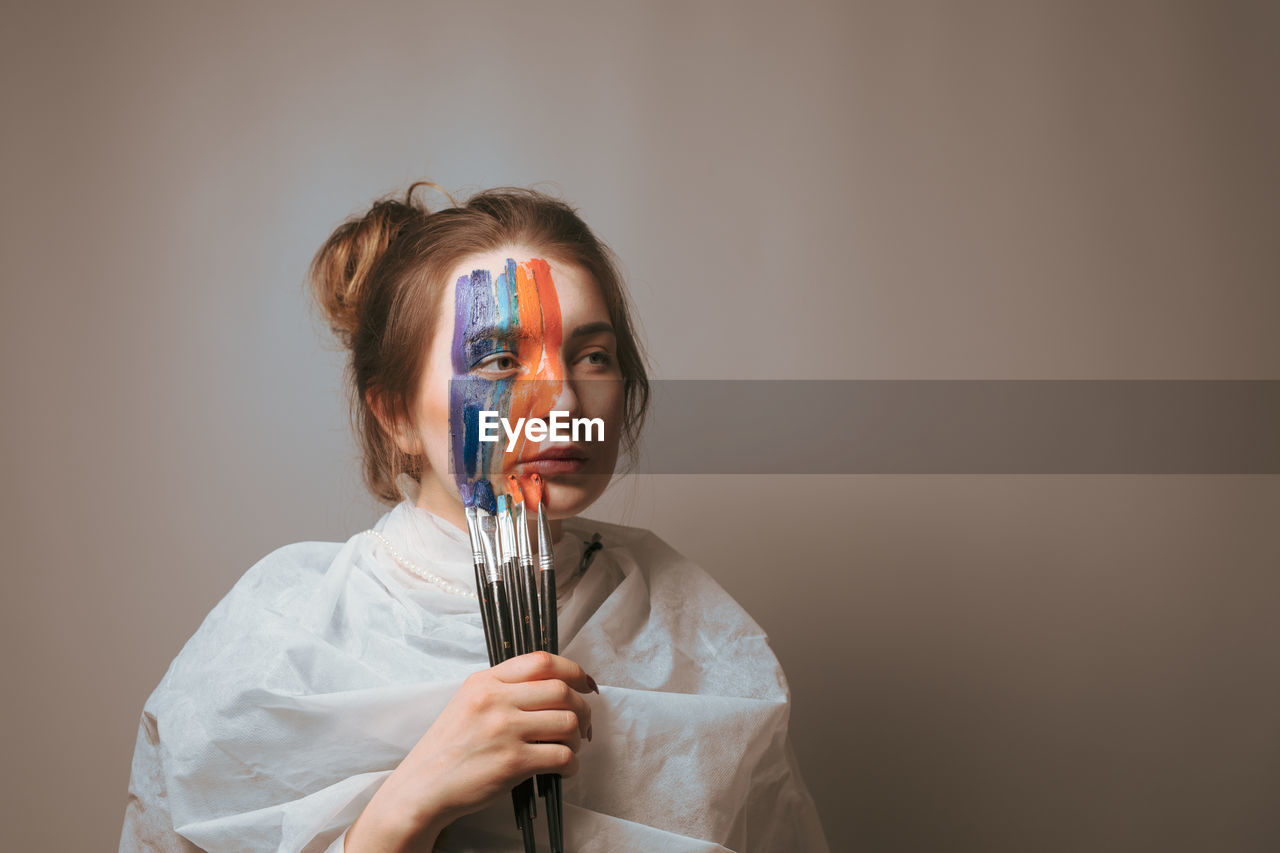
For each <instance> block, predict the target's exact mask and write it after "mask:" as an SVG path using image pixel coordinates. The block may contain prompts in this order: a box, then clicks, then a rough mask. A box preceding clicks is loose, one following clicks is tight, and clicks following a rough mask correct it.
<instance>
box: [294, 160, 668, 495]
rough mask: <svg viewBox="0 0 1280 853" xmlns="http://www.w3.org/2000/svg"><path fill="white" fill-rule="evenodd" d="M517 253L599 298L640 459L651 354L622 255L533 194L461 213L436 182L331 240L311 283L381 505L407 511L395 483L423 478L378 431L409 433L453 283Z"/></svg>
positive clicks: (476, 201)
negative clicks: (424, 194)
mask: <svg viewBox="0 0 1280 853" xmlns="http://www.w3.org/2000/svg"><path fill="white" fill-rule="evenodd" d="M420 186H429V187H433V188H435V189H436V190H439V191H440V192H441V193H442V194H443V195H445V196H446V197H447V198H448V199H449V201H450V202H451V203H452V204H453V207H449V208H445V209H442V210H437V211H434V212H433V211H431V210H429V209H428V208H427V206H426V204H425V203H423V202H420V201H419V200H417V199H415V198H414V190H416V189H417V188H418V187H420ZM512 243H520V244H524V245H528V246H531V247H533V248H534V249H536V250H538V251H539V252H540V253H541V254H543V255H544V256H546V257H548V258H549V259H551V260H556V261H559V262H561V263H567V264H574V265H576V266H579V267H581V268H582V269H583V270H585V271H586V272H588V273H590V275H591V277H592V278H593V279H594V280H595V282H596V284H597V285H598V286H599V287H600V291H601V294H602V295H603V297H604V300H605V304H606V305H607V306H608V309H609V319H610V321H611V322H612V323H613V328H614V331H615V332H616V334H617V344H618V350H617V358H618V367H619V368H620V370H621V373H622V379H623V383H624V394H623V423H622V442H623V449H624V450H625V451H626V452H627V453H629V454H630V453H632V452H633V451H634V449H635V445H636V441H637V439H638V438H639V434H640V427H641V425H642V424H643V422H644V415H645V411H646V409H647V408H648V403H649V379H648V376H647V373H646V370H645V359H644V353H643V350H642V349H641V347H640V344H639V342H638V341H637V340H636V337H635V334H634V332H633V331H632V323H631V318H630V306H629V303H628V299H627V295H626V290H625V288H624V286H623V282H622V276H621V275H620V274H619V272H618V265H617V260H616V258H615V256H614V254H613V252H612V251H611V250H610V249H609V247H608V246H606V245H605V244H604V243H603V242H602V241H601V240H600V239H599V238H597V237H596V236H595V235H594V234H593V233H591V229H590V228H588V227H587V224H586V223H585V222H583V221H582V219H581V218H580V217H579V216H578V214H577V212H576V211H575V210H574V209H573V208H572V207H570V206H569V205H568V204H565V203H564V202H563V201H560V200H558V199H555V198H552V197H551V196H548V195H546V194H544V193H541V192H538V191H536V190H529V189H522V188H519V187H497V188H494V189H489V190H484V191H483V192H479V193H476V194H475V195H473V196H471V197H470V198H469V199H468V200H467V202H466V204H463V205H459V204H458V203H457V202H456V201H454V199H453V197H452V196H450V195H449V194H448V193H447V192H445V191H444V190H443V189H441V188H440V187H439V186H438V185H436V184H434V183H432V182H431V181H418V182H416V183H414V184H412V185H410V187H409V189H408V190H407V191H406V192H405V193H404V195H403V197H398V196H387V197H385V198H382V199H379V200H377V201H375V202H374V203H373V206H372V207H370V208H369V210H368V212H367V213H365V214H363V215H360V216H354V217H352V218H350V219H348V220H347V221H346V222H344V223H343V224H342V225H340V226H339V227H338V229H337V230H336V231H334V232H333V234H332V235H330V237H329V239H328V240H326V241H325V243H324V245H323V246H321V247H320V250H319V251H318V252H316V256H315V258H314V259H313V260H312V262H311V268H310V272H309V275H308V281H309V284H310V287H311V290H312V293H313V295H314V296H315V298H316V301H317V302H318V304H319V306H320V308H321V310H322V311H323V312H324V315H325V319H326V321H327V323H328V325H329V328H330V329H331V330H332V331H333V333H334V335H335V336H336V337H337V338H338V340H339V341H340V342H341V343H342V345H343V346H344V347H345V348H346V350H347V351H348V352H349V354H350V360H349V361H348V363H347V380H348V391H349V393H350V405H351V416H352V426H353V428H354V429H355V431H356V434H357V435H358V436H359V440H360V442H361V445H362V457H363V472H364V480H365V484H366V485H367V486H368V488H369V491H371V492H372V493H373V495H374V496H375V497H377V498H378V499H379V500H381V501H383V502H384V503H388V504H394V503H397V502H398V501H400V500H403V496H402V495H401V493H400V489H399V487H398V486H397V485H396V478H397V477H398V476H399V475H400V474H401V473H408V474H409V475H411V476H412V477H414V478H415V479H418V478H419V477H421V475H422V464H423V457H422V456H419V455H410V454H408V453H405V452H404V451H402V450H401V449H400V447H399V446H398V445H397V443H396V441H395V438H394V437H393V436H392V435H390V434H388V433H387V431H386V429H384V427H383V425H382V423H381V422H380V421H379V420H378V417H377V415H376V414H375V412H374V410H373V407H372V406H371V404H370V402H371V400H375V399H376V400H377V401H378V403H379V408H380V410H381V413H382V415H383V417H385V418H388V419H389V420H390V422H391V423H403V422H406V421H407V420H408V414H409V412H410V411H411V410H412V409H413V406H414V403H415V396H416V393H417V380H418V377H419V376H420V375H421V371H422V369H423V366H424V364H423V362H424V359H425V354H426V350H427V342H428V341H430V340H431V335H432V334H433V333H434V331H435V316H436V311H437V308H438V306H439V304H440V300H441V298H442V297H443V294H444V292H445V290H446V285H447V282H446V277H447V276H448V275H449V273H450V272H451V271H452V270H453V269H454V267H456V266H457V264H458V263H459V262H461V261H462V259H463V258H465V257H466V256H468V255H471V254H476V253H480V252H487V251H493V250H495V249H499V248H502V247H503V246H506V245H508V244H512Z"/></svg>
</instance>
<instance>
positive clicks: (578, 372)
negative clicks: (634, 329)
mask: <svg viewBox="0 0 1280 853" xmlns="http://www.w3.org/2000/svg"><path fill="white" fill-rule="evenodd" d="M449 280H450V281H451V282H452V286H451V292H447V293H446V294H445V295H444V299H442V301H441V305H440V313H439V316H438V318H437V326H436V332H435V335H434V338H433V340H432V341H431V344H430V348H429V350H428V353H427V362H426V366H425V368H424V370H423V373H422V378H421V380H420V384H419V388H418V401H417V403H416V405H415V409H414V412H413V415H414V431H415V433H416V435H417V438H418V440H419V441H420V444H421V447H422V449H423V452H424V453H425V456H426V461H427V470H425V471H424V473H423V477H422V481H421V490H420V492H419V497H418V505H419V506H422V507H424V508H425V509H428V510H430V511H432V512H434V513H436V514H437V515H443V516H445V517H448V518H451V519H454V520H455V522H456V523H458V524H459V525H460V526H461V525H462V524H463V523H464V522H463V514H462V506H463V496H464V495H466V494H467V493H468V492H469V489H470V487H471V486H472V484H474V483H475V482H476V481H477V480H480V479H486V480H488V481H489V482H490V483H491V484H492V485H493V487H494V489H495V490H496V491H498V492H499V493H501V492H502V491H504V490H505V483H506V475H507V474H513V473H514V474H516V475H517V476H518V477H520V478H521V479H526V478H527V477H528V476H530V475H531V474H533V473H534V472H537V473H538V474H540V475H541V476H542V478H543V480H544V482H545V486H546V490H545V492H546V504H547V509H548V512H549V514H550V515H551V517H553V518H565V517H568V516H572V515H576V514H578V513H579V512H581V511H582V510H583V509H585V508H586V507H587V506H589V505H590V504H591V503H592V502H593V501H594V500H595V499H596V498H597V497H599V496H600V494H601V493H602V492H603V491H604V489H605V487H606V486H607V485H608V483H609V478H610V477H611V475H612V473H613V468H614V465H615V464H616V462H617V458H618V445H619V438H620V427H621V415H622V399H623V394H622V391H623V385H622V375H621V371H620V370H619V368H618V363H617V341H616V337H615V335H614V331H613V326H612V324H611V323H610V320H609V311H608V307H607V305H606V304H605V302H604V297H603V296H602V294H601V293H600V288H599V286H598V285H597V284H596V282H595V280H594V279H593V278H592V277H591V276H590V275H589V274H588V273H587V272H586V271H584V270H582V269H581V268H579V267H577V266H575V265H572V264H563V263H560V262H558V261H554V260H548V259H544V258H540V257H538V256H537V255H536V254H535V253H534V252H533V251H531V250H530V249H529V248H528V247H521V246H511V247H507V248H505V249H503V250H500V251H496V252H487V253H483V254H477V255H473V256H470V257H468V258H464V259H463V261H462V262H461V263H459V264H458V266H457V267H455V269H454V270H453V272H452V275H451V276H450V279H449ZM483 411H490V412H496V413H497V416H498V417H500V418H505V419H506V420H507V421H508V423H509V424H515V423H516V422H517V421H518V420H519V419H520V418H525V419H532V418H538V419H543V420H549V419H550V417H551V412H552V411H563V412H567V413H568V415H567V416H568V417H569V418H599V419H601V420H602V421H603V422H604V427H605V428H604V439H603V440H602V441H586V440H579V441H572V442H567V443H566V442H552V441H550V440H541V441H540V440H536V439H530V438H529V437H527V435H523V434H522V435H521V436H519V437H517V438H516V439H515V440H514V441H509V436H508V434H507V433H506V432H505V431H504V430H503V429H502V428H500V427H499V428H498V429H497V437H498V438H499V441H496V442H482V441H480V440H479V439H480V413H481V412H483ZM491 434H492V433H491Z"/></svg>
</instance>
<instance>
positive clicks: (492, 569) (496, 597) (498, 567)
mask: <svg viewBox="0 0 1280 853" xmlns="http://www.w3.org/2000/svg"><path fill="white" fill-rule="evenodd" d="M475 504H476V507H475V514H476V521H477V525H476V526H477V528H478V530H479V534H480V536H479V538H480V548H481V553H482V555H483V557H484V563H485V578H486V581H485V584H486V587H487V589H488V593H489V596H488V597H489V601H490V603H491V610H492V615H493V617H494V619H493V626H492V633H493V635H494V637H495V638H496V639H497V641H498V643H497V646H496V654H494V655H490V658H491V659H493V658H495V657H496V658H497V662H498V663H501V662H502V661H504V660H507V659H508V658H511V657H513V656H514V655H515V654H516V651H515V641H514V638H513V637H512V636H511V627H510V626H511V624H512V622H511V607H510V602H509V600H508V597H507V582H506V578H504V577H503V573H502V561H501V557H500V554H499V551H498V521H497V518H495V517H494V516H493V515H492V514H491V513H492V512H494V511H496V510H497V509H498V504H497V501H496V500H495V499H494V495H493V487H492V485H491V484H490V483H489V481H488V480H478V481H476V485H475ZM533 799H534V796H533V786H532V785H531V784H527V783H526V782H521V783H520V784H518V785H516V786H515V787H514V788H512V789H511V804H512V806H513V807H514V809H515V815H516V826H517V827H518V828H519V829H520V830H521V832H522V833H523V835H524V849H525V851H526V853H536V851H537V849H538V846H537V842H536V841H534V837H533V815H532V810H533Z"/></svg>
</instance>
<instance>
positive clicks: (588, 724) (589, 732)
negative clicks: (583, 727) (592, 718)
mask: <svg viewBox="0 0 1280 853" xmlns="http://www.w3.org/2000/svg"><path fill="white" fill-rule="evenodd" d="M587 740H591V724H590V723H587Z"/></svg>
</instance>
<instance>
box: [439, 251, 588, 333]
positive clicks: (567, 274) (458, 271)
mask: <svg viewBox="0 0 1280 853" xmlns="http://www.w3.org/2000/svg"><path fill="white" fill-rule="evenodd" d="M535 258H540V259H542V260H545V261H546V263H547V266H548V268H549V269H550V271H551V281H552V284H553V285H554V287H555V293H556V297H557V301H559V303H560V313H561V315H562V317H563V318H564V322H565V325H569V324H570V322H571V318H572V319H574V320H578V319H580V318H583V319H581V321H582V322H587V321H590V320H594V319H601V318H603V319H608V306H607V305H606V304H605V301H604V295H603V294H602V293H601V292H600V288H599V286H598V285H597V284H596V281H595V279H594V278H593V277H592V276H591V274H590V273H588V272H587V271H586V270H584V269H582V267H580V266H578V265H577V264H572V263H566V262H564V261H560V260H557V259H555V258H551V257H547V256H545V255H543V254H541V253H539V252H538V251H537V250H535V249H532V248H530V247H528V246H508V247H506V248H503V249H497V250H494V251H489V252H481V253H476V254H472V255H468V256H466V257H464V258H463V259H462V260H460V261H459V262H458V263H457V264H455V265H454V267H453V269H452V270H451V271H450V273H449V277H448V280H447V286H446V287H445V292H444V294H443V298H442V299H441V305H440V309H441V310H440V314H439V317H438V320H439V321H440V325H439V326H438V327H437V328H438V331H439V332H441V333H443V334H442V335H437V337H446V338H448V337H452V332H453V326H454V314H455V311H454V309H455V307H456V306H455V300H456V299H457V298H458V288H459V286H461V287H462V288H463V289H464V290H465V289H466V288H467V287H468V286H469V283H470V281H471V277H472V275H473V274H474V273H475V272H476V271H478V270H484V271H486V272H488V274H489V276H488V278H489V280H490V281H497V279H498V277H499V276H502V275H505V274H506V272H507V261H508V260H513V261H515V262H516V264H526V263H528V262H529V261H530V260H532V259H535Z"/></svg>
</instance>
